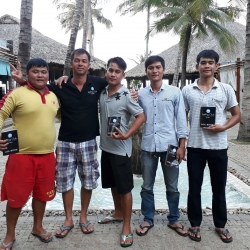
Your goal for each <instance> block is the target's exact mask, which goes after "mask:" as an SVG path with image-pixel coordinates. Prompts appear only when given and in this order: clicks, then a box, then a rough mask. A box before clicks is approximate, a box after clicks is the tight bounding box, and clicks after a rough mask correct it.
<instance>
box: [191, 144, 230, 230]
mask: <svg viewBox="0 0 250 250" xmlns="http://www.w3.org/2000/svg"><path fill="white" fill-rule="evenodd" d="M206 162H207V163H208V167H209V170H210V180H211V186H212V192H213V200H212V212H213V220H214V225H215V227H219V228H224V226H225V224H226V222H227V208H226V194H225V188H226V181H227V162H228V157H227V149H221V150H212V149H200V148H190V147H188V148H187V169H188V177H189V192H188V204H187V207H188V219H189V221H190V224H191V226H192V227H195V226H200V224H201V221H202V208H201V187H202V182H203V173H204V169H205V166H206Z"/></svg>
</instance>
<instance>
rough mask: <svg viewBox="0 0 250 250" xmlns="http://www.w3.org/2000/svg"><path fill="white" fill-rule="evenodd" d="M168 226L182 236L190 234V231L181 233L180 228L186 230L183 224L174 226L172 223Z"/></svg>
mask: <svg viewBox="0 0 250 250" xmlns="http://www.w3.org/2000/svg"><path fill="white" fill-rule="evenodd" d="M168 227H169V228H171V229H172V230H174V231H175V232H176V233H178V234H179V235H180V236H183V237H187V236H188V233H181V232H179V231H178V229H181V230H182V231H184V226H183V225H181V227H173V226H172V224H168Z"/></svg>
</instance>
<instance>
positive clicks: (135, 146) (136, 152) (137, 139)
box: [130, 118, 143, 175]
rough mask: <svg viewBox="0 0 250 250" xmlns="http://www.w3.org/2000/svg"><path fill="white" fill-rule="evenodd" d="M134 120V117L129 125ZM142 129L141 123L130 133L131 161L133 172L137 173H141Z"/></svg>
mask: <svg viewBox="0 0 250 250" xmlns="http://www.w3.org/2000/svg"><path fill="white" fill-rule="evenodd" d="M134 121H135V118H132V119H131V120H130V126H131V125H132V124H133V122H134ZM142 130H143V125H142V126H141V127H140V128H139V130H138V131H136V132H135V133H134V134H133V135H132V154H131V162H132V168H133V173H134V174H137V175H141V174H142V170H141V140H142Z"/></svg>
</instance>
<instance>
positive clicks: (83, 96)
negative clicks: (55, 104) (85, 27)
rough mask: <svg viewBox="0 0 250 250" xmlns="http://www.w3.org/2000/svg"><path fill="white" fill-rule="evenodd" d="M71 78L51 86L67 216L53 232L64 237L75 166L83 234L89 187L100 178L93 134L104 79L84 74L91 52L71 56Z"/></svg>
mask: <svg viewBox="0 0 250 250" xmlns="http://www.w3.org/2000/svg"><path fill="white" fill-rule="evenodd" d="M71 67H72V71H73V77H72V78H69V79H68V81H67V83H66V84H62V86H61V88H58V87H57V86H56V85H55V84H51V85H50V89H51V91H53V92H54V93H55V94H56V96H57V97H58V98H59V100H60V104H61V117H62V123H61V127H60V131H59V136H58V144H57V147H56V160H57V166H56V169H57V173H56V179H57V191H58V192H60V193H62V197H63V203H64V209H65V214H66V219H65V221H64V224H63V225H62V226H61V227H60V229H58V230H57V232H56V235H55V236H56V237H58V238H63V237H65V236H66V235H67V234H68V232H69V231H70V230H71V229H72V228H73V226H74V224H73V219H72V207H73V200H74V189H73V186H74V181H75V174H76V169H77V170H78V175H79V178H80V180H81V185H82V188H81V205H82V208H81V214H80V221H79V224H80V227H81V230H82V232H83V233H86V234H88V233H92V232H93V231H94V228H93V225H91V224H90V222H89V221H88V220H87V210H88V206H89V202H90V198H91V195H92V190H93V189H95V188H96V187H97V179H98V177H99V170H98V162H97V144H96V136H98V135H99V122H98V105H97V101H98V98H99V94H100V92H101V91H102V90H103V89H104V88H105V87H106V85H107V82H106V81H105V80H104V79H102V78H99V77H93V76H90V75H88V74H87V72H88V70H89V68H90V55H89V53H88V52H87V51H86V50H84V49H77V50H75V51H73V53H72V55H71Z"/></svg>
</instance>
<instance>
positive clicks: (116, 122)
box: [107, 116, 122, 136]
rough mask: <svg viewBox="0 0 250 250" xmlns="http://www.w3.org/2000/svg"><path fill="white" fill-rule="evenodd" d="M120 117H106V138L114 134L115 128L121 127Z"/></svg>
mask: <svg viewBox="0 0 250 250" xmlns="http://www.w3.org/2000/svg"><path fill="white" fill-rule="evenodd" d="M121 119H122V118H121V117H119V116H111V117H108V131H107V132H108V136H110V135H111V133H114V132H116V130H115V128H119V129H120V126H121Z"/></svg>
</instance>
